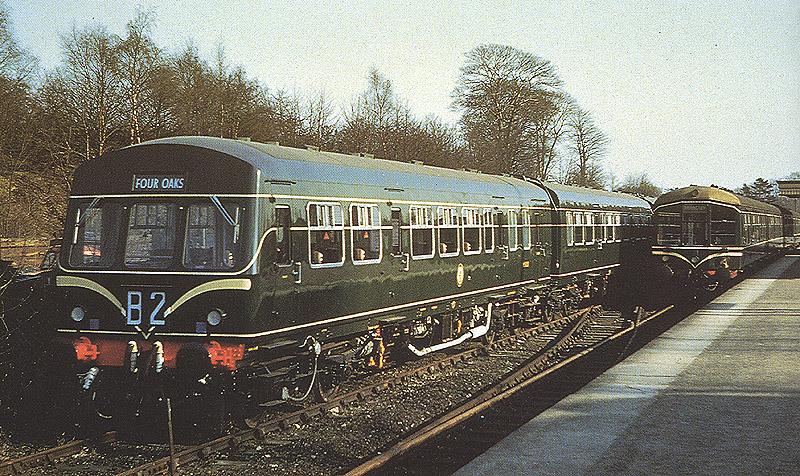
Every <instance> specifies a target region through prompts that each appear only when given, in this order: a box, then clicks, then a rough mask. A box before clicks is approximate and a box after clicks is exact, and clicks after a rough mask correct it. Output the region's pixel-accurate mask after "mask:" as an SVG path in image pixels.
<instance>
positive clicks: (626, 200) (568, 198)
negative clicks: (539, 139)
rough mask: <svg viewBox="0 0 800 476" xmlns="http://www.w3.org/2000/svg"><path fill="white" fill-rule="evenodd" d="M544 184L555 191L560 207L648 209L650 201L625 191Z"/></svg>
mask: <svg viewBox="0 0 800 476" xmlns="http://www.w3.org/2000/svg"><path fill="white" fill-rule="evenodd" d="M544 185H545V186H547V188H549V189H551V190H552V191H553V192H555V194H556V196H557V197H558V203H557V205H558V206H559V207H562V208H569V207H570V206H576V207H580V208H617V207H623V208H631V209H642V210H647V211H649V210H650V203H649V202H648V201H647V200H644V199H642V198H639V197H637V196H635V195H630V194H627V193H619V192H609V191H607V190H595V189H590V188H583V187H574V186H572V185H562V184H559V183H552V182H544Z"/></svg>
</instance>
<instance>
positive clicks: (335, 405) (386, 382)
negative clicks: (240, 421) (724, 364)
mask: <svg viewBox="0 0 800 476" xmlns="http://www.w3.org/2000/svg"><path fill="white" fill-rule="evenodd" d="M586 312H588V310H587V311H583V312H581V313H575V314H572V315H569V316H566V317H562V318H560V319H556V320H553V321H551V322H549V323H544V324H541V325H539V326H536V327H533V328H529V329H524V330H521V331H518V332H516V333H515V334H514V335H510V336H506V337H503V338H499V339H497V340H496V341H494V342H492V343H491V344H489V345H482V346H478V347H474V348H470V349H467V350H463V351H460V352H457V353H455V354H452V355H435V357H434V358H433V359H422V360H423V362H424V364H423V365H417V366H416V367H414V368H411V369H409V370H403V371H396V372H393V374H392V375H390V376H388V377H386V378H383V379H380V380H379V381H377V382H373V383H370V384H368V385H365V386H362V387H359V388H357V389H355V390H352V391H347V392H344V393H342V394H341V395H338V396H335V397H333V398H331V399H330V400H329V401H328V402H326V403H321V404H316V405H309V406H306V407H304V408H301V409H299V410H296V411H293V412H288V413H285V414H281V415H279V416H275V417H272V418H268V419H267V420H265V421H263V422H260V423H258V424H257V425H256V426H255V427H254V428H251V429H246V430H242V431H238V432H236V433H233V434H230V435H226V436H223V437H220V438H217V439H215V440H212V441H208V442H205V443H203V444H200V445H196V446H190V447H188V448H184V449H182V450H180V451H178V452H177V453H175V454H174V455H173V456H171V457H170V456H164V457H163V458H160V459H157V460H154V461H151V462H148V463H145V464H143V465H140V466H137V467H134V468H131V469H129V470H126V471H123V472H121V473H119V474H120V475H136V476H144V475H152V474H160V473H164V472H167V471H169V470H170V468H171V467H173V465H174V467H177V466H181V465H186V464H188V463H191V462H194V461H200V460H204V459H206V458H208V457H209V456H210V455H212V454H214V453H216V452H220V451H224V450H228V449H231V448H236V447H238V446H239V445H242V444H244V443H246V442H249V441H261V440H264V439H265V438H267V435H269V434H270V433H271V432H275V431H280V430H282V429H286V428H289V427H291V426H292V425H295V424H302V423H304V422H307V421H309V420H311V419H312V418H314V417H315V416H317V415H322V414H327V413H329V412H331V411H335V410H336V409H339V408H343V407H346V406H348V405H352V404H354V403H356V402H363V401H366V400H368V399H369V398H370V397H372V396H374V395H376V394H379V393H381V392H382V391H385V390H387V389H390V388H392V387H394V386H397V385H400V384H402V383H403V382H405V381H407V380H408V379H411V378H415V377H420V376H427V375H430V374H433V373H436V372H441V371H443V370H444V369H447V368H448V367H451V366H454V365H457V364H459V363H461V362H465V361H467V360H469V359H471V358H474V357H476V356H478V355H481V354H486V353H506V354H507V356H508V358H518V357H519V356H518V354H517V352H515V351H514V350H513V349H512V348H513V347H514V346H515V344H517V343H518V342H520V341H521V340H525V341H533V342H534V348H536V347H545V346H546V345H547V344H548V342H549V341H550V340H551V339H552V338H553V337H555V336H557V335H559V334H560V333H562V332H564V330H565V329H569V328H570V327H571V326H574V325H575V322H576V321H578V320H579V319H580V317H582V316H584V315H585V314H586ZM115 441H117V434H116V432H109V433H107V434H106V435H103V437H101V438H99V439H97V440H78V441H74V442H71V443H68V444H66V445H62V446H59V447H56V448H51V449H48V450H45V451H43V452H40V453H36V454H32V455H29V456H26V457H23V458H19V459H16V460H13V461H8V462H4V463H2V464H0V476H4V475H7V474H8V475H14V474H26V473H27V472H28V471H30V470H31V469H33V468H35V467H37V466H42V465H46V464H53V463H54V462H56V461H57V460H58V459H60V458H65V457H67V456H71V455H75V454H77V453H80V452H81V451H84V450H85V449H86V448H89V447H95V446H100V445H108V444H110V443H113V442H115Z"/></svg>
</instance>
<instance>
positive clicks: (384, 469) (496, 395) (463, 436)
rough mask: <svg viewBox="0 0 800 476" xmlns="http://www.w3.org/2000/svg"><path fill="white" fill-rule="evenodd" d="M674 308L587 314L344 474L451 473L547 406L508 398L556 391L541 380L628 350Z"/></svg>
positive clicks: (562, 375) (349, 475) (355, 475)
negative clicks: (481, 388)
mask: <svg viewBox="0 0 800 476" xmlns="http://www.w3.org/2000/svg"><path fill="white" fill-rule="evenodd" d="M671 309H673V306H669V307H667V308H665V309H662V310H661V311H658V312H655V313H652V314H650V315H649V316H646V317H644V316H643V314H642V313H639V314H638V315H637V318H636V319H635V321H633V322H630V321H628V322H627V324H626V323H625V322H623V321H622V320H620V319H619V318H614V317H608V316H591V315H590V314H588V313H587V315H586V317H585V318H584V319H583V320H582V321H581V323H579V325H578V326H576V327H574V328H573V329H571V330H570V331H569V332H568V333H565V334H564V335H562V336H561V337H560V338H559V339H558V340H556V341H554V342H553V343H552V344H551V345H550V346H549V348H548V349H547V351H546V352H544V353H542V354H540V355H538V356H536V357H535V358H533V359H530V360H529V362H527V363H526V364H525V365H523V366H521V367H520V368H519V369H518V370H517V371H515V372H513V373H512V374H511V375H509V376H508V377H506V378H505V379H503V380H502V381H499V382H497V383H496V384H494V385H492V386H491V387H490V388H488V389H486V391H485V392H483V393H481V394H480V395H477V396H476V397H475V398H473V399H471V400H469V401H466V402H464V403H463V404H462V405H460V406H458V407H456V408H454V409H452V410H451V411H449V412H447V413H446V414H444V415H441V416H440V417H438V418H436V419H435V420H433V421H431V422H429V423H428V424H426V425H425V426H423V427H421V428H419V429H417V430H415V431H414V432H412V433H411V434H409V435H406V436H405V437H403V438H402V439H400V440H399V441H397V442H395V443H394V444H393V445H392V446H390V447H388V448H385V449H383V451H381V452H379V454H377V455H376V456H374V457H372V458H370V459H368V460H366V461H364V462H362V463H361V464H360V465H358V466H357V467H355V468H353V469H352V470H350V471H348V472H347V473H346V476H367V475H378V474H380V475H384V476H385V475H393V474H403V475H413V474H449V473H450V472H452V471H453V470H455V469H457V468H459V467H460V466H461V465H463V464H464V463H466V462H468V461H470V460H471V459H472V458H473V457H475V456H477V455H478V454H480V453H482V452H483V451H485V450H486V449H488V448H489V447H491V446H492V445H493V444H495V443H496V442H498V441H500V440H501V439H503V438H504V437H505V436H507V435H509V434H510V433H512V432H513V431H515V430H516V429H517V428H518V427H519V426H521V425H522V424H524V423H525V422H526V421H528V420H529V419H530V418H532V417H533V416H535V414H536V413H537V412H538V411H539V410H540V409H544V408H546V407H547V406H549V404H547V403H545V404H543V405H541V407H542V408H537V407H536V406H531V405H530V399H525V398H521V399H519V400H523V401H524V403H520V402H519V401H516V402H514V403H509V400H511V399H512V398H514V397H517V396H518V394H519V393H521V392H523V391H526V390H529V389H531V388H532V387H533V388H534V389H535V390H532V392H537V393H540V394H542V393H543V394H546V395H547V394H552V392H553V390H552V389H544V388H542V387H540V386H537V385H539V384H542V383H546V382H547V381H548V380H547V379H548V378H549V377H552V376H554V375H556V374H558V375H559V379H560V380H563V379H564V377H566V376H569V375H570V374H569V372H571V370H569V369H570V367H571V366H575V365H576V364H578V363H580V362H583V361H584V360H585V359H586V357H587V356H589V355H595V354H597V353H599V352H601V350H602V349H605V348H608V347H612V346H613V347H614V348H616V349H617V352H615V353H613V356H615V357H620V356H622V355H625V354H626V353H627V351H628V350H629V348H630V345H631V343H632V341H633V340H634V339H635V338H636V336H637V334H638V332H639V330H640V328H641V327H643V326H647V325H648V324H649V323H650V322H651V321H654V320H656V319H657V318H658V317H660V316H662V315H663V314H665V313H666V312H668V311H670V310H671ZM615 344H616V345H615ZM578 380H580V379H578ZM562 387H563V384H562ZM555 398H560V397H555ZM504 403H505V404H506V405H504ZM487 415H488V416H489V419H488V420H486V418H485V417H486V416H487Z"/></svg>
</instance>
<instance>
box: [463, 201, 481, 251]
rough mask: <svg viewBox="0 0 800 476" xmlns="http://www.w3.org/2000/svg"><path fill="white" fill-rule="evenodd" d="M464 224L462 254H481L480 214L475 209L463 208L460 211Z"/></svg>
mask: <svg viewBox="0 0 800 476" xmlns="http://www.w3.org/2000/svg"><path fill="white" fill-rule="evenodd" d="M461 214H462V217H463V224H464V254H465V255H471V254H477V253H480V252H481V218H482V215H481V212H480V210H478V209H477V208H465V209H463V210H462V211H461Z"/></svg>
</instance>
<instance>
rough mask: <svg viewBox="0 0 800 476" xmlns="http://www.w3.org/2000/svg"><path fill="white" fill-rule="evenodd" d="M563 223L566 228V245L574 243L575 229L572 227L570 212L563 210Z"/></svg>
mask: <svg viewBox="0 0 800 476" xmlns="http://www.w3.org/2000/svg"><path fill="white" fill-rule="evenodd" d="M564 218H565V225H566V227H565V228H566V230H567V246H572V245H574V244H575V229H574V228H573V227H572V225H573V223H572V212H564Z"/></svg>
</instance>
